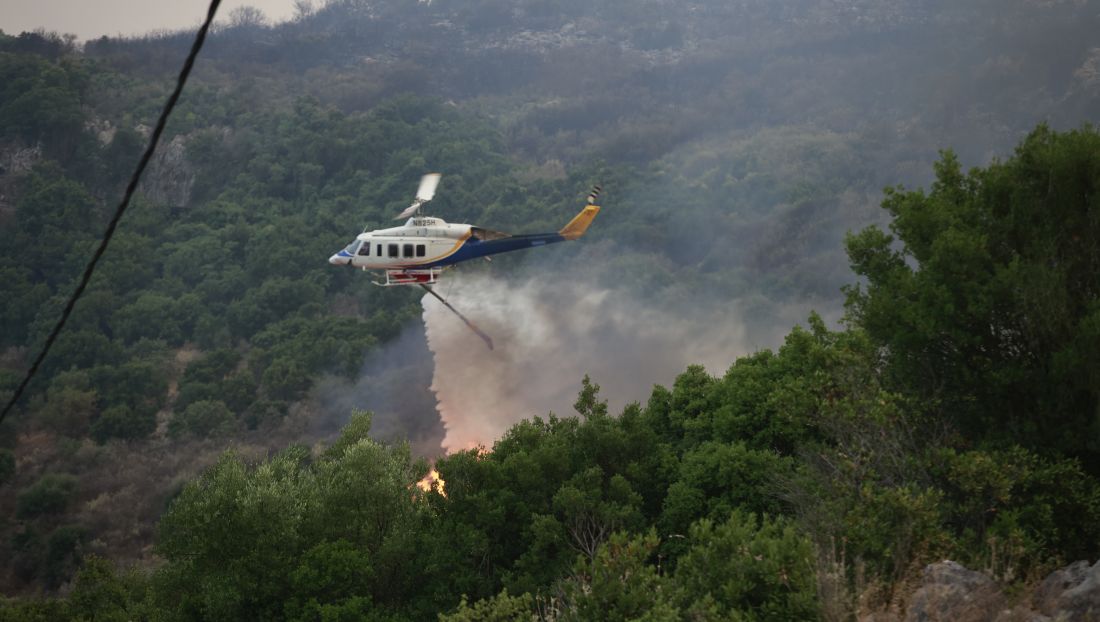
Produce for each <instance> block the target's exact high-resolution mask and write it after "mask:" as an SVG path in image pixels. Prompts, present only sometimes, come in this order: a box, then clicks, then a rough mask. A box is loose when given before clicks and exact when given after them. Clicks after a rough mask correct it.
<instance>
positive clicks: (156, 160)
mask: <svg viewBox="0 0 1100 622" xmlns="http://www.w3.org/2000/svg"><path fill="white" fill-rule="evenodd" d="M143 128H144V126H139V127H138V128H136V129H137V131H138V132H139V133H144V132H143ZM145 129H147V128H145ZM194 185H195V169H194V167H193V166H191V163H190V162H188V160H187V147H186V138H185V137H183V136H182V135H181V136H176V137H175V138H173V139H172V140H171V141H170V142H162V143H161V144H160V146H159V147H158V148H157V151H156V153H154V154H153V159H152V160H150V161H149V168H148V169H146V170H145V175H144V176H143V177H142V180H141V191H142V192H143V193H144V194H145V196H147V197H149V199H150V200H151V201H154V202H156V203H160V204H162V205H169V206H172V207H185V206H187V204H188V203H190V202H191V188H192V187H193V186H194Z"/></svg>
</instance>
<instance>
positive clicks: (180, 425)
mask: <svg viewBox="0 0 1100 622" xmlns="http://www.w3.org/2000/svg"><path fill="white" fill-rule="evenodd" d="M235 424H236V418H235V417H234V416H233V412H232V411H231V410H229V408H228V407H227V406H226V405H225V404H224V403H222V402H220V401H217V400H201V401H198V402H194V403H192V404H191V405H190V406H188V407H187V408H186V409H184V410H183V411H182V412H177V413H175V414H174V415H173V416H172V419H171V421H169V422H168V434H169V435H170V436H173V437H180V436H183V435H184V434H191V435H194V436H197V437H199V438H206V437H210V436H221V435H224V434H227V433H229V432H230V431H232V429H233V427H234V425H235Z"/></svg>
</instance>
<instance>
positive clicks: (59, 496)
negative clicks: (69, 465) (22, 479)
mask: <svg viewBox="0 0 1100 622" xmlns="http://www.w3.org/2000/svg"><path fill="white" fill-rule="evenodd" d="M75 491H76V478H75V477H73V476H72V475H66V474H59V473H50V474H47V475H43V476H42V477H41V478H39V480H38V481H37V482H35V483H34V484H31V486H30V487H28V488H27V489H25V490H23V491H22V492H20V493H19V496H18V497H17V498H16V503H15V516H16V517H17V518H21V519H27V518H36V517H38V516H43V515H47V514H58V513H61V512H63V511H64V510H65V508H66V507H68V505H69V500H70V499H71V498H72V496H73V493H74V492H75Z"/></svg>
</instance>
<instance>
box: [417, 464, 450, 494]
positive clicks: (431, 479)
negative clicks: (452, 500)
mask: <svg viewBox="0 0 1100 622" xmlns="http://www.w3.org/2000/svg"><path fill="white" fill-rule="evenodd" d="M445 483H446V482H444V481H443V478H442V477H440V476H439V471H436V470H435V469H434V468H433V469H432V470H431V471H428V474H427V475H425V476H424V477H423V478H421V479H420V481H419V482H417V483H416V487H417V488H419V489H420V490H423V491H424V492H431V491H432V490H435V491H436V492H438V493H439V494H441V495H443V496H444V497H446V496H447V493H446V492H444V490H443V485H444V484H445Z"/></svg>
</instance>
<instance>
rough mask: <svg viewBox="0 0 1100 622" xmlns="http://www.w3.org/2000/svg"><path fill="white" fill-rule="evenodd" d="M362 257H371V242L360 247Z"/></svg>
mask: <svg viewBox="0 0 1100 622" xmlns="http://www.w3.org/2000/svg"><path fill="white" fill-rule="evenodd" d="M359 256H360V257H370V242H363V246H360V247H359Z"/></svg>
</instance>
